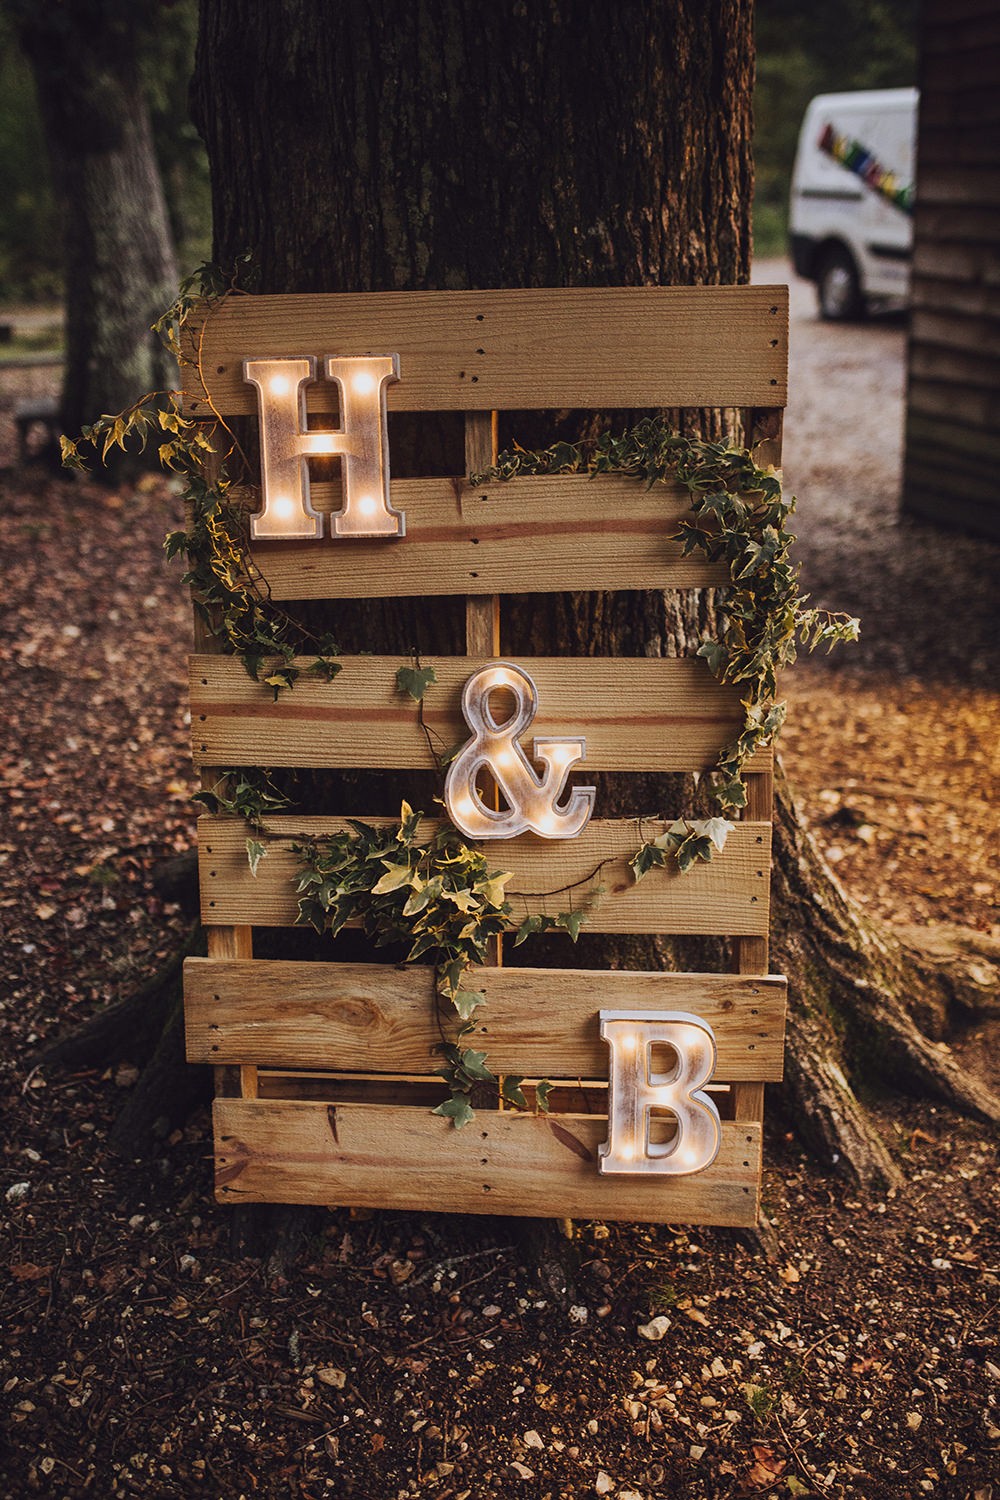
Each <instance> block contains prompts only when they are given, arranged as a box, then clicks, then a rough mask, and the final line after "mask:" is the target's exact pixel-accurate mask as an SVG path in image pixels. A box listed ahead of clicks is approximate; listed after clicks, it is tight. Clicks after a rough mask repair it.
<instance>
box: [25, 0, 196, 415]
mask: <svg viewBox="0 0 1000 1500" xmlns="http://www.w3.org/2000/svg"><path fill="white" fill-rule="evenodd" d="M11 8H12V12H13V15H14V19H15V22H16V24H17V26H18V32H19V35H20V39H21V43H22V46H23V48H24V51H25V54H26V56H27V57H28V59H29V61H30V63H31V67H32V71H33V73H34V77H35V83H36V86H37V90H38V100H39V107H40V111H41V116H42V122H43V125H44V130H45V138H46V142H47V145H48V151H49V156H50V158H51V163H52V170H53V177H54V180H55V183H56V187H57V191H58V192H59V194H60V197H61V199H62V207H63V215H64V222H65V225H66V247H65V259H66V366H65V374H64V382H63V395H62V412H61V417H62V421H63V424H64V426H65V428H66V430H67V431H68V432H70V433H75V432H78V431H79V429H80V427H81V426H82V425H83V424H84V423H86V422H92V421H93V420H94V418H95V417H96V416H98V415H99V414H100V413H102V412H117V411H121V410H122V409H123V408H125V407H126V406H128V405H129V404H130V403H131V402H133V401H134V400H136V398H137V397H139V396H141V395H142V394H143V393H144V392H146V391H149V390H157V389H161V388H162V387H164V386H170V385H173V384H174V383H175V371H173V369H172V367H171V365H170V362H169V360H168V359H167V358H166V356H165V354H164V352H163V350H162V348H161V345H160V342H159V340H158V338H157V337H156V336H155V334H153V333H152V332H151V331H150V324H151V323H152V322H153V320H154V318H156V317H158V316H159V314H160V313H161V312H162V311H163V310H164V308H165V307H167V306H169V304H170V302H171V301H172V300H173V298H174V295H175V293H176V286H177V268H176V265H175V261H174V252H173V247H172V244H171V238H170V231H169V227H168V223H167V214H166V209H165V206H164V199H163V191H162V187H161V184H160V174H159V169H158V167H157V164H156V158H155V156H154V153H153V143H152V136H151V133H150V124H149V112H148V109H147V106H146V100H145V97H144V95H143V91H142V86H141V82H140V76H139V55H138V34H139V28H140V26H141V24H142V20H143V14H142V13H143V5H142V4H141V3H129V0H75V3H74V4H72V5H37V4H35V3H33V0H13V4H12V7H11Z"/></svg>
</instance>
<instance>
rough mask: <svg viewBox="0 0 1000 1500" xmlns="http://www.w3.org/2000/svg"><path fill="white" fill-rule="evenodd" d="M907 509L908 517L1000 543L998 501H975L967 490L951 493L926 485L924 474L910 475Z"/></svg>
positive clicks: (905, 497)
mask: <svg viewBox="0 0 1000 1500" xmlns="http://www.w3.org/2000/svg"><path fill="white" fill-rule="evenodd" d="M903 502H904V508H905V510H906V512H907V514H908V515H911V516H926V517H927V519H928V520H930V521H936V522H940V523H943V524H944V525H945V526H947V527H949V529H951V530H954V529H955V528H956V527H957V528H960V529H963V530H966V531H971V532H973V533H974V534H975V535H976V536H985V537H990V538H991V539H992V540H993V541H1000V509H998V508H997V505H996V499H995V497H993V498H992V499H991V500H990V501H980V500H972V499H970V498H969V497H968V495H967V494H966V493H965V491H964V489H958V490H955V489H949V488H947V487H946V486H945V485H944V484H941V485H935V484H933V483H931V482H927V483H925V482H923V476H922V475H920V474H911V473H909V472H907V473H906V475H905V479H904V490H903Z"/></svg>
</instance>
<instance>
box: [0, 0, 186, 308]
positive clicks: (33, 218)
mask: <svg viewBox="0 0 1000 1500" xmlns="http://www.w3.org/2000/svg"><path fill="white" fill-rule="evenodd" d="M46 8H47V7H46V6H45V5H39V9H41V10H44V9H46ZM23 10H24V6H23V4H20V3H18V0H0V305H5V304H6V305H10V304H14V303H23V302H47V301H55V300H58V299H59V298H60V297H61V296H62V294H63V290H64V284H65V283H64V274H63V250H62V232H63V231H62V216H61V212H60V208H59V205H58V201H57V195H56V192H55V189H54V187H53V181H52V171H51V168H50V165H49V161H48V157H47V154H46V145H45V136H44V132H43V129H42V122H41V118H40V114H39V107H38V96H37V93H36V89H35V82H34V79H33V77H32V71H31V67H30V65H29V63H28V61H27V59H26V58H25V56H24V53H23V52H22V50H21V47H20V45H19V42H18V34H17V23H18V21H19V19H20V16H21V13H22V12H23ZM142 22H143V24H142V26H141V29H140V34H139V70H140V77H141V81H142V88H143V93H144V95H145V99H146V103H147V106H148V109H149V115H150V121H151V124H152V131H153V145H154V149H155V153H156V158H157V161H158V163H159V167H160V173H161V178H162V183H163V193H164V197H165V199H166V205H167V213H168V216H169V220H170V228H171V231H172V234H173V239H174V244H175V246H176V249H177V260H178V264H179V266H180V268H181V270H182V271H186V270H188V269H190V268H191V267H193V266H194V265H196V264H197V263H198V262H199V261H201V260H204V259H206V258H207V256H208V253H209V250H210V248H211V238H212V228H211V196H210V189H209V182H208V163H207V161H206V158H205V151H204V148H203V146H202V144H201V140H200V138H199V136H198V132H197V131H196V130H195V128H194V126H193V125H192V123H191V120H190V116H189V111H188V102H187V91H188V83H189V80H190V77H191V69H192V64H193V59H194V44H195V36H196V33H197V29H198V0H175V3H166V0H164V3H157V4H155V5H153V6H148V7H146V10H145V13H144V14H143V15H142Z"/></svg>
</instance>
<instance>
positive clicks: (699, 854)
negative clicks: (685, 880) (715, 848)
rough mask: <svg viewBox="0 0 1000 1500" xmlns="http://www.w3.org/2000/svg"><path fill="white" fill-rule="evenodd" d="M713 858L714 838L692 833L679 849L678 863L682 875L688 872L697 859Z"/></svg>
mask: <svg viewBox="0 0 1000 1500" xmlns="http://www.w3.org/2000/svg"><path fill="white" fill-rule="evenodd" d="M711 858H712V840H711V839H709V838H705V837H704V836H703V835H699V834H696V833H692V834H691V836H690V837H689V838H686V839H685V840H684V842H683V844H681V846H680V848H679V849H678V850H677V865H678V868H679V870H680V872H681V874H682V875H685V874H687V872H688V870H690V868H691V866H692V865H693V864H694V862H695V860H698V859H704V860H710V859H711Z"/></svg>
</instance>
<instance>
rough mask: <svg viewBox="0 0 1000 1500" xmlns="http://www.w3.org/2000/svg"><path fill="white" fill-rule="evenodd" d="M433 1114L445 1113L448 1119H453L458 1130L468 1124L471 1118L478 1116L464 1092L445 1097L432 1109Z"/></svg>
mask: <svg viewBox="0 0 1000 1500" xmlns="http://www.w3.org/2000/svg"><path fill="white" fill-rule="evenodd" d="M431 1114H432V1115H443V1116H444V1118H445V1119H446V1120H451V1121H452V1122H453V1123H454V1126H455V1129H456V1130H461V1129H462V1126H463V1125H468V1123H469V1121H470V1120H474V1119H475V1118H476V1113H475V1110H474V1109H473V1108H472V1106H471V1105H470V1104H469V1101H468V1099H466V1098H465V1097H464V1096H463V1095H462V1094H452V1096H451V1098H450V1099H445V1100H444V1102H443V1103H442V1104H439V1105H438V1106H437V1108H436V1109H432V1110H431Z"/></svg>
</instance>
